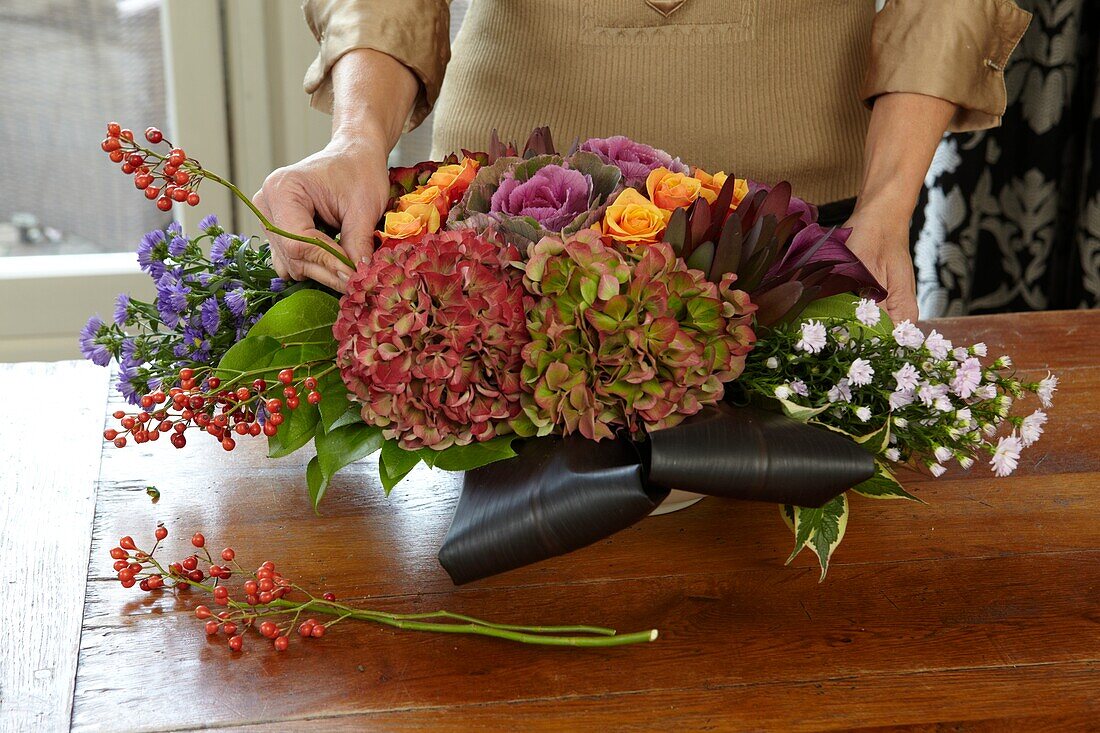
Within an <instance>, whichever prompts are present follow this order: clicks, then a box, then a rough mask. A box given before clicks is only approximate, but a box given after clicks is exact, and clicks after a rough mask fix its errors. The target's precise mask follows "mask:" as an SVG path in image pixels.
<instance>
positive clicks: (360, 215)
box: [253, 138, 389, 292]
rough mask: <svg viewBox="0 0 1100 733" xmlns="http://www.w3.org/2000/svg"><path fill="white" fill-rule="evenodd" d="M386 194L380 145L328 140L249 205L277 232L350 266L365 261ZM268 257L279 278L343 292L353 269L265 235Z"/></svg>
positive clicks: (277, 175) (279, 173) (276, 176)
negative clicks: (336, 234) (330, 232)
mask: <svg viewBox="0 0 1100 733" xmlns="http://www.w3.org/2000/svg"><path fill="white" fill-rule="evenodd" d="M388 196H389V174H388V172H387V168H386V154H385V153H384V152H382V146H380V145H378V144H376V143H373V142H372V141H370V140H362V141H353V140H346V139H342V138H333V140H332V142H330V143H329V144H328V145H327V146H325V148H324V149H323V150H321V151H320V152H317V153H314V154H313V155H311V156H309V157H308V158H306V159H305V160H302V161H299V162H297V163H294V164H293V165H289V166H287V167H285V168H279V169H278V170H276V171H274V172H273V173H272V174H271V175H269V176H268V177H267V180H265V181H264V184H263V186H262V187H261V188H260V190H259V192H258V193H257V194H256V195H255V197H254V198H253V203H255V204H256V206H257V207H258V208H259V209H260V211H262V212H263V213H264V215H265V216H266V217H267V218H268V219H270V220H271V222H272V223H273V224H274V225H275V226H277V227H280V228H281V229H285V230H287V231H289V232H294V233H296V234H305V235H308V236H311V237H317V238H319V239H323V240H325V241H326V242H329V243H330V244H332V245H333V246H334V247H336V248H337V249H340V250H342V251H343V252H344V253H345V254H347V255H348V257H349V258H350V259H351V261H352V262H356V263H358V262H359V261H361V260H363V259H366V258H369V257H370V255H371V250H372V240H373V236H374V229H375V226H376V225H377V224H378V220H379V218H381V216H382V214H383V213H384V209H385V206H386V200H387V198H388ZM315 220H320V221H323V222H325V223H326V224H328V225H329V226H331V227H333V228H335V229H338V230H339V231H340V242H339V244H336V243H335V242H334V241H333V240H332V239H331V238H329V237H328V236H326V235H325V234H323V233H321V232H320V231H318V230H317V227H316V224H315ZM271 258H272V261H273V263H274V265H275V270H276V272H278V273H279V276H280V277H283V278H287V279H291V280H304V279H305V278H309V279H311V280H316V281H317V282H319V283H322V284H324V285H327V286H328V287H330V288H332V289H334V290H339V291H341V292H343V291H344V289H345V284H346V283H347V281H348V277H350V276H351V275H352V274H353V270H352V269H351V268H349V267H348V266H347V265H345V264H343V263H341V262H340V261H339V260H337V259H336V258H335V257H333V256H332V255H330V254H328V253H327V252H325V251H324V250H322V249H321V248H320V247H315V246H314V245H311V244H306V243H305V242H298V241H295V240H292V239H286V238H284V237H280V236H277V235H274V234H272V235H271Z"/></svg>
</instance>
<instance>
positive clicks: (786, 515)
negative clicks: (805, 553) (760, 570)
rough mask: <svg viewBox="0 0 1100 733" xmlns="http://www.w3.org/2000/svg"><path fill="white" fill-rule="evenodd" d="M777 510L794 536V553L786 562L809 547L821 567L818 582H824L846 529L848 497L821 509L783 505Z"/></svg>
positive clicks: (845, 495)
mask: <svg viewBox="0 0 1100 733" xmlns="http://www.w3.org/2000/svg"><path fill="white" fill-rule="evenodd" d="M780 511H781V512H782V514H783V519H784V521H786V522H787V526H789V527H791V529H792V531H793V532H794V534H795V537H794V541H795V548H794V552H792V553H791V556H790V557H789V558H787V562H788V563H790V562H791V561H792V560H794V559H795V557H797V556H798V553H800V552H801V551H802V548H804V547H809V548H810V550H811V551H812V552H813V553H814V554H815V555H817V560H818V563H819V564H820V565H821V578H820V580H825V574H826V573H827V572H828V571H829V560H830V558H831V557H832V555H833V552H834V551H835V550H836V548H837V546H838V545H840V541H841V540H843V539H844V532H845V530H846V529H847V527H848V495H847V494H841V495H840V496H838V497H836V498H835V499H833V500H831V501H830V502H829V503H827V504H826V505H825V506H823V507H820V508H807V507H797V506H795V507H792V506H790V505H784V506H783V507H782V508H781V509H780Z"/></svg>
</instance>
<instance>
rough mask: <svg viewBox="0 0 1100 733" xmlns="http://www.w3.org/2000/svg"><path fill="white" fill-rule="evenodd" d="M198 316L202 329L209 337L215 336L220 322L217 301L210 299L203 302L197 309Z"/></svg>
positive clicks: (220, 314) (220, 313)
mask: <svg viewBox="0 0 1100 733" xmlns="http://www.w3.org/2000/svg"><path fill="white" fill-rule="evenodd" d="M199 315H200V318H201V319H202V327H203V328H205V329H206V332H207V333H208V334H210V335H211V336H213V335H214V334H216V333H217V332H218V326H219V325H220V324H221V320H222V312H221V308H220V307H218V299H217V298H216V297H211V298H207V299H206V300H204V301H203V302H202V306H201V307H200V308H199Z"/></svg>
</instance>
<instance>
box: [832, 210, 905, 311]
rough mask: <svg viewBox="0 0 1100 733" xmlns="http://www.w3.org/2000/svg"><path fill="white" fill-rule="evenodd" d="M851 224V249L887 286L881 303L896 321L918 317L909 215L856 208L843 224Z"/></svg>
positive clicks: (849, 240)
mask: <svg viewBox="0 0 1100 733" xmlns="http://www.w3.org/2000/svg"><path fill="white" fill-rule="evenodd" d="M844 226H846V227H851V228H852V236H851V237H849V238H848V249H850V250H852V252H853V253H855V255H856V256H857V257H859V259H860V260H861V261H862V262H863V264H864V265H865V266H866V267H867V269H868V270H870V271H871V274H872V275H874V276H875V279H876V280H878V281H879V284H880V285H882V287H883V288H885V289H886V292H887V293H888V295H887V296H886V300H884V301H882V302H881V303H879V305H880V306H882V307H883V308H884V309H885V310H886V312H887V313H889V314H890V318H892V319H893V320H894V322H895V323H899V322H901V321H904V320H910V321H916V320H917V317H918V312H917V287H916V279H915V278H914V276H913V258H912V256H911V255H910V254H909V219H908V217H906V218H902V217H900V216H898V215H896V214H895V213H894V212H873V211H867V210H862V211H860V210H857V211H856V212H855V213H854V214H852V218H850V219H849V220H848V221H847V223H846V224H845V225H844Z"/></svg>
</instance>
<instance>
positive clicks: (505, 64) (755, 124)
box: [433, 0, 874, 203]
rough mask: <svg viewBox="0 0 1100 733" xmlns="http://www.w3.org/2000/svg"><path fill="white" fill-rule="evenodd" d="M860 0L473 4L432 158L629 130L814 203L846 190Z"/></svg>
mask: <svg viewBox="0 0 1100 733" xmlns="http://www.w3.org/2000/svg"><path fill="white" fill-rule="evenodd" d="M873 19H874V2H873V0H688V2H686V3H684V4H683V5H682V6H681V7H680V8H679V9H677V10H676V11H675V12H674V13H673V14H672V15H671V16H669V17H667V18H666V17H664V16H663V15H662V14H661V13H660V12H658V11H657V10H655V9H653V8H650V7H649V6H648V5H646V4H645V3H642V2H640V0H587V1H586V0H475V2H473V3H471V6H470V10H469V12H468V14H467V16H466V19H465V22H464V23H463V25H462V29H461V31H460V32H459V35H458V38H457V40H456V41H455V44H454V46H453V49H452V54H453V55H452V58H451V62H450V65H449V66H448V67H447V74H446V77H445V79H444V82H443V89H442V92H441V94H440V98H439V102H438V104H437V106H436V115H435V132H434V140H433V142H434V151H433V152H434V153H435V154H436V155H435V156H433V157H437V156H438V155H439V154H444V153H446V152H449V151H451V150H457V149H458V148H462V147H465V148H468V149H479V148H483V147H484V146H485V144H486V142H487V140H488V136H489V133H490V131H491V130H492V128H493V127H496V128H498V130H499V131H500V136H501V138H502V139H504V140H509V139H514V140H516V141H522V140H523V139H525V138H526V136H527V134H528V133H529V132H530V131H531V129H532V128H534V127H536V126H538V125H550V126H551V128H552V130H553V133H554V137H555V141H556V142H557V144H558V147H559V148H561V149H564V148H566V147H567V146H568V145H569V143H571V142H572V140H573V138H575V137H580V138H582V139H584V138H587V137H595V136H599V137H603V136H609V135H616V134H623V135H628V136H630V137H632V138H634V139H636V140H639V141H641V142H645V143H648V144H650V145H655V146H657V147H660V148H664V149H665V150H667V151H669V152H670V153H672V154H673V155H677V156H679V157H681V158H682V159H683V160H684V161H685V162H687V163H691V164H694V165H698V166H700V167H702V168H704V169H706V170H708V171H711V172H714V171H716V170H725V171H726V172H728V173H730V174H735V175H737V176H739V177H748V178H753V179H756V180H760V181H764V182H767V183H774V182H776V181H779V180H788V181H790V182H791V183H792V184H793V185H794V189H795V192H796V193H797V194H798V195H800V196H802V197H803V198H806V199H807V200H810V201H813V202H816V203H825V202H828V201H835V200H838V199H843V198H848V197H851V196H854V195H855V194H856V193H857V192H858V189H859V183H860V173H861V167H862V150H863V138H864V135H865V133H866V129H867V123H868V119H869V112H868V111H867V110H866V108H865V107H864V105H863V104H862V102H861V101H860V95H859V88H860V82H861V81H862V77H863V74H864V72H865V69H866V64H867V57H868V49H869V47H870V36H871V23H872V20H873Z"/></svg>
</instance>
